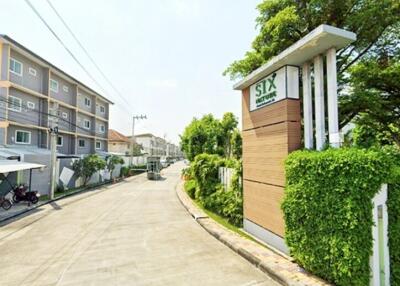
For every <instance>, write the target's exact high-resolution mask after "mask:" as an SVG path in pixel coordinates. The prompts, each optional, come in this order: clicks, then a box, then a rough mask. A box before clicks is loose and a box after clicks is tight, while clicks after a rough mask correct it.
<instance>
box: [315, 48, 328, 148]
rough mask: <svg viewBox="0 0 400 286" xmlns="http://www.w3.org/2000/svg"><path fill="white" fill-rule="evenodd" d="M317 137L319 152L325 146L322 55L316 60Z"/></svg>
mask: <svg viewBox="0 0 400 286" xmlns="http://www.w3.org/2000/svg"><path fill="white" fill-rule="evenodd" d="M314 88H315V133H316V134H315V137H316V142H317V150H322V148H323V147H324V144H325V102H324V61H323V58H322V55H318V56H316V57H315V58H314Z"/></svg>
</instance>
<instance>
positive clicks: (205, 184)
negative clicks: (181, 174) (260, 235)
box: [185, 154, 243, 226]
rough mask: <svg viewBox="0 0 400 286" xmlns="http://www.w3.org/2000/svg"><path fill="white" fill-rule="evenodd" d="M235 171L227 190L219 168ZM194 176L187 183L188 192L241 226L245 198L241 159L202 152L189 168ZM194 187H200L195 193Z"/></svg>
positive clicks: (205, 205) (215, 211)
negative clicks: (219, 176)
mask: <svg viewBox="0 0 400 286" xmlns="http://www.w3.org/2000/svg"><path fill="white" fill-rule="evenodd" d="M219 167H228V168H233V169H234V170H235V172H234V174H233V176H232V182H231V187H230V188H229V190H225V189H224V188H223V186H222V185H221V184H220V181H219V178H218V168H219ZM185 172H186V173H187V174H190V176H189V177H191V178H193V182H192V180H189V181H187V182H186V184H185V189H186V192H187V193H188V194H189V196H191V197H192V198H195V199H196V200H198V201H199V202H200V203H201V204H202V205H203V206H204V207H205V208H206V209H208V210H210V211H212V212H214V213H216V214H218V215H220V216H222V217H224V218H226V219H227V220H228V221H229V222H230V223H231V224H233V225H235V226H241V225H242V222H243V198H242V186H241V183H240V176H241V173H242V164H241V161H240V160H236V159H224V158H222V157H220V156H218V155H210V154H200V155H197V156H196V157H195V159H194V160H193V162H192V164H191V166H190V170H187V171H185ZM193 187H195V188H196V192H195V194H193Z"/></svg>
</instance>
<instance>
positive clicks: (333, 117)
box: [326, 48, 340, 147]
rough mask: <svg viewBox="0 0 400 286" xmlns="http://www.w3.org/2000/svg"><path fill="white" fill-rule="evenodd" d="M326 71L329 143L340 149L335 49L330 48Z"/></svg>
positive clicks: (327, 55) (327, 54)
mask: <svg viewBox="0 0 400 286" xmlns="http://www.w3.org/2000/svg"><path fill="white" fill-rule="evenodd" d="M326 71H327V73H326V74H327V88H328V130H329V143H330V145H331V146H333V147H340V136H339V119H338V95H337V75H336V49H335V48H330V49H329V50H328V51H327V53H326Z"/></svg>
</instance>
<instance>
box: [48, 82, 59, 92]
mask: <svg viewBox="0 0 400 286" xmlns="http://www.w3.org/2000/svg"><path fill="white" fill-rule="evenodd" d="M50 90H51V91H54V92H58V81H56V80H54V79H51V80H50Z"/></svg>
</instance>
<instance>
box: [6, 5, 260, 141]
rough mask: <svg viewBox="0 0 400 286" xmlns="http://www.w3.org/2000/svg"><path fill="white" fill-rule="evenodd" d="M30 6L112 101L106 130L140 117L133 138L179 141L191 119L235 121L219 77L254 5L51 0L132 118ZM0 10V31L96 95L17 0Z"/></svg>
mask: <svg viewBox="0 0 400 286" xmlns="http://www.w3.org/2000/svg"><path fill="white" fill-rule="evenodd" d="M31 2H32V3H33V5H35V6H36V8H37V9H38V10H39V12H40V13H41V14H42V15H43V16H44V18H45V19H46V21H48V22H49V24H50V25H51V26H52V27H53V29H54V30H55V31H56V32H57V33H58V34H59V35H60V36H61V38H62V39H63V41H64V42H65V43H66V44H67V45H68V47H69V48H70V49H71V50H72V51H73V52H74V53H75V54H76V55H77V57H78V58H79V60H80V61H81V62H82V63H83V64H84V65H85V67H86V68H87V69H88V70H89V71H90V72H91V74H92V75H93V76H94V77H95V78H96V79H97V80H98V81H99V82H101V84H102V85H103V86H104V87H105V88H106V90H107V93H104V92H103V93H102V94H104V95H105V96H107V97H108V98H110V99H111V100H113V101H114V102H115V105H114V106H113V107H112V108H111V114H110V128H113V129H116V130H118V131H120V132H123V133H125V134H130V133H131V121H132V120H131V115H133V114H146V115H147V116H148V119H147V120H145V121H142V122H138V124H137V125H136V127H137V128H136V133H143V132H152V133H153V134H155V135H158V136H161V137H162V136H164V135H166V137H167V139H168V140H170V141H172V142H174V143H178V142H179V137H178V135H179V134H180V133H182V131H183V129H184V127H185V125H186V124H188V123H189V122H190V120H191V119H192V118H193V117H194V116H195V117H200V116H202V115H203V114H206V113H212V114H214V115H215V116H217V117H221V116H222V114H223V113H224V112H227V111H232V112H234V113H235V114H236V115H237V116H239V117H240V104H241V98H240V93H238V92H237V91H233V90H232V85H233V83H232V82H231V81H230V80H229V78H227V77H223V76H222V72H223V70H224V69H225V67H226V66H227V65H228V64H229V63H231V62H232V61H233V60H235V59H239V58H241V57H242V56H243V55H244V53H245V52H246V51H247V50H248V49H249V47H250V45H251V41H252V40H253V38H254V37H255V35H256V30H255V21H254V20H255V18H256V16H257V13H256V10H255V7H256V5H257V4H258V3H259V2H260V0H258V1H255V0H235V1H232V0H230V1H229V0H131V1H129V0H114V1H106V0H97V1H95V0H90V1H89V0H86V1H82V0H68V1H66V0H51V2H52V3H53V5H54V6H55V7H56V9H57V10H58V11H59V13H60V14H61V15H62V17H63V18H64V19H65V21H66V22H67V23H68V24H69V26H70V27H71V29H72V30H73V31H74V32H75V34H76V36H77V37H78V38H79V39H80V41H81V42H82V43H83V45H84V46H85V47H86V49H87V50H88V51H89V53H90V54H91V55H92V57H93V58H94V59H95V60H96V62H97V64H98V65H99V66H100V67H101V69H102V70H103V71H104V72H105V73H106V75H107V76H108V78H110V79H111V81H112V82H113V83H114V85H116V86H117V88H118V90H119V91H120V92H121V93H122V94H123V95H124V96H125V98H126V99H127V100H128V101H129V102H130V104H131V105H132V106H133V108H134V109H133V110H131V112H130V113H131V114H129V113H128V112H127V111H126V108H123V107H121V106H122V105H124V102H123V101H122V100H121V99H119V97H118V96H117V95H116V93H115V92H113V90H112V88H111V87H110V86H108V85H107V83H106V82H105V81H104V80H103V79H102V77H101V75H100V74H99V73H98V72H97V71H96V69H95V67H94V66H93V65H92V64H91V62H90V61H89V60H88V59H87V58H86V56H85V54H84V53H83V52H82V51H81V50H80V48H79V46H78V45H77V44H76V43H75V42H74V40H73V38H72V37H71V36H70V35H69V33H68V31H67V30H66V29H65V28H64V27H63V26H62V24H61V22H60V21H59V20H58V19H57V18H56V16H55V14H54V13H53V11H52V10H51V9H50V7H49V6H48V4H47V3H46V1H45V0H31ZM0 4H1V7H2V9H1V10H0V33H3V34H7V35H9V36H10V37H12V38H14V39H15V40H17V41H19V42H20V43H21V44H23V45H25V46H26V47H28V48H30V49H31V50H33V51H34V52H36V53H38V54H39V55H41V56H42V57H44V58H46V59H47V60H49V61H50V62H52V63H53V64H55V65H57V66H58V67H60V68H61V69H63V70H65V71H66V72H68V73H70V74H71V75H73V76H75V77H77V78H78V79H81V80H82V81H83V82H85V83H87V84H88V85H89V86H91V87H93V88H94V89H96V90H98V91H100V89H99V88H98V87H97V86H96V84H95V83H93V82H92V81H91V79H90V78H89V77H88V76H87V75H86V74H85V73H84V71H83V70H82V69H81V68H80V67H79V66H78V65H77V64H76V63H75V62H74V61H73V60H72V58H71V57H70V56H69V55H68V53H67V52H66V51H65V50H64V49H63V47H62V46H61V45H60V44H59V43H58V42H57V40H56V39H55V38H54V37H53V35H52V34H51V33H50V32H49V31H48V30H47V29H46V27H45V26H44V25H43V24H42V22H41V21H40V20H39V18H37V16H36V15H35V14H34V13H33V12H32V11H31V10H30V9H29V7H28V6H27V5H26V3H25V2H24V1H23V0H12V1H9V0H0ZM125 105H126V104H125ZM129 109H130V108H129Z"/></svg>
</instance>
